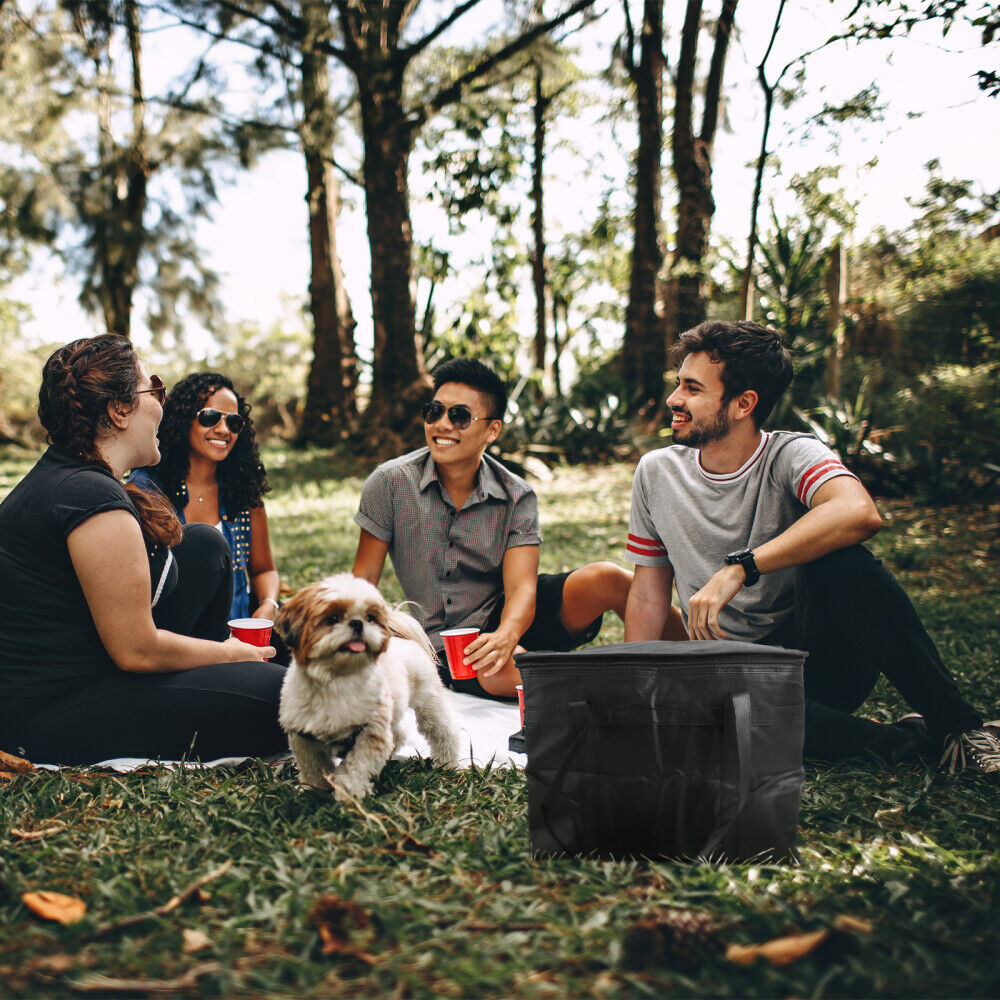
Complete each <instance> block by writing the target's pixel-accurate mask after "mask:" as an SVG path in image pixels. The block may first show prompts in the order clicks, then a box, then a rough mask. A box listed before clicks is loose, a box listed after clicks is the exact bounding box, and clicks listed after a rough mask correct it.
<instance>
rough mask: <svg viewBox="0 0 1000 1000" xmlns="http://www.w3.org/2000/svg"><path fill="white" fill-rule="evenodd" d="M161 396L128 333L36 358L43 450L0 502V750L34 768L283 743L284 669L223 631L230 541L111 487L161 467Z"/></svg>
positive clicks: (151, 497) (248, 750)
mask: <svg viewBox="0 0 1000 1000" xmlns="http://www.w3.org/2000/svg"><path fill="white" fill-rule="evenodd" d="M165 395H166V390H165V388H164V386H163V383H162V382H161V381H160V380H159V379H158V378H157V377H156V376H155V375H153V376H150V375H149V374H147V372H146V370H145V369H144V368H143V366H142V364H141V363H140V362H139V360H138V358H137V357H136V355H135V351H134V350H133V348H132V344H131V343H130V342H129V340H127V339H126V338H125V337H117V336H101V337H92V338H87V339H83V340H76V341H73V343H71V344H67V345H66V346H65V347H62V348H60V349H59V350H57V351H55V352H54V353H53V354H52V356H51V357H50V358H49V359H48V361H47V362H46V363H45V368H44V370H43V373H42V385H41V389H40V391H39V402H38V415H39V418H40V419H41V422H42V426H43V427H44V428H45V430H46V432H47V434H48V440H49V443H50V447H49V449H48V450H47V451H46V452H45V454H44V455H43V456H42V457H41V458H40V459H39V461H38V462H37V463H36V464H35V466H34V467H33V468H32V469H31V470H30V471H29V472H28V473H27V475H26V476H25V477H24V479H22V480H21V482H20V483H18V484H17V486H15V487H14V489H13V490H11V492H10V494H9V495H8V496H7V497H6V498H5V499H4V501H3V503H0V747H2V748H3V749H4V750H7V751H10V752H13V753H15V754H18V755H19V756H22V757H28V758H29V759H31V760H34V761H38V762H44V763H55V764H93V763H96V762H98V761H102V760H108V759H111V758H115V757H140V758H144V759H145V758H154V759H155V758H161V759H178V758H180V757H182V756H184V755H185V754H193V755H195V756H197V757H200V758H201V759H202V760H212V759H215V758H218V757H224V756H244V755H246V756H264V755H269V754H275V753H280V752H282V751H283V750H285V749H287V742H286V740H285V737H284V734H283V733H282V731H281V729H280V728H279V726H278V724H277V707H278V697H279V693H280V690H281V682H282V679H283V676H284V669H283V668H282V667H280V666H278V665H276V664H274V663H268V662H265V661H266V659H267V658H268V657H271V656H273V655H274V652H275V651H274V649H273V648H271V647H267V646H265V647H260V648H258V647H256V646H251V645H247V644H246V643H243V642H240V641H239V640H238V639H235V638H231V637H230V636H229V629H228V627H227V625H226V623H227V621H228V619H229V607H230V603H231V599H232V588H233V579H232V562H231V559H230V557H229V551H228V549H227V546H226V543H225V540H224V539H223V538H222V536H221V535H220V534H219V533H218V532H217V531H216V530H215V529H214V528H210V527H208V526H207V525H202V524H189V525H187V526H186V527H183V528H182V526H181V524H180V523H179V520H178V518H177V516H176V514H175V513H174V511H173V509H172V507H171V506H170V504H168V503H167V502H166V500H165V499H164V498H163V496H162V495H161V494H159V493H158V492H156V491H146V490H144V489H142V488H141V487H140V486H139V485H138V484H136V483H130V484H128V485H123V484H122V482H121V478H122V476H123V475H124V474H125V473H126V472H127V471H128V470H129V469H130V468H134V467H136V466H143V465H155V464H156V462H157V460H158V459H159V457H160V455H159V450H158V447H157V430H158V428H159V425H160V419H161V417H162V415H163V402H164V399H165Z"/></svg>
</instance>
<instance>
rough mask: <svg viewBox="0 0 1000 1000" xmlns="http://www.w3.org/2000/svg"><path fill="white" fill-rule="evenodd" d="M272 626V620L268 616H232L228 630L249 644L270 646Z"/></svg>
mask: <svg viewBox="0 0 1000 1000" xmlns="http://www.w3.org/2000/svg"><path fill="white" fill-rule="evenodd" d="M272 628H274V622H273V621H271V619H270V618H234V619H233V620H232V621H231V622H230V623H229V631H230V632H232V634H233V635H234V636H236V638H237V639H239V640H240V641H241V642H248V643H250V645H251V646H270V645H271V629H272Z"/></svg>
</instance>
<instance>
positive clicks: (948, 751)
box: [940, 720, 1000, 774]
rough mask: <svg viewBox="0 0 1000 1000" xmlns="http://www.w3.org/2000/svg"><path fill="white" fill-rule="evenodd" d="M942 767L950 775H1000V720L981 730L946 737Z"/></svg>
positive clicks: (987, 723)
mask: <svg viewBox="0 0 1000 1000" xmlns="http://www.w3.org/2000/svg"><path fill="white" fill-rule="evenodd" d="M940 766H941V767H943V768H947V770H948V773H949V774H954V773H955V772H956V771H977V772H979V773H980V774H1000V720H997V721H996V722H984V723H983V726H982V728H981V729H969V730H967V731H966V732H964V733H952V734H951V735H950V736H947V737H945V741H944V751H943V753H942V754H941V763H940Z"/></svg>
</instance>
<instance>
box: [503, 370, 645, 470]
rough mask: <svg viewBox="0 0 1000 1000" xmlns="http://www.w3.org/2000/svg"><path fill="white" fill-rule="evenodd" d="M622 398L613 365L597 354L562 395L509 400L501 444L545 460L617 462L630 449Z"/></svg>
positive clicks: (522, 395) (526, 394)
mask: <svg viewBox="0 0 1000 1000" xmlns="http://www.w3.org/2000/svg"><path fill="white" fill-rule="evenodd" d="M626 399H627V397H626V393H625V386H624V384H623V383H622V380H621V376H620V374H619V373H618V370H617V365H616V364H615V363H614V361H613V359H612V357H611V356H609V355H603V356H601V355H599V356H598V357H597V358H595V359H594V362H593V363H592V367H591V368H590V370H589V371H585V372H583V373H581V375H580V377H579V378H578V379H577V381H576V382H575V383H574V385H573V387H572V388H571V389H570V390H569V392H567V393H566V394H565V395H562V396H556V397H553V398H551V399H545V398H544V397H543V396H541V394H538V393H530V392H522V393H520V394H519V395H518V396H517V397H516V398H515V399H513V401H512V403H511V405H510V406H509V414H510V415H509V420H508V422H507V426H506V428H505V430H504V437H503V439H502V441H501V445H502V446H503V447H504V449H505V450H508V451H514V452H516V453H519V454H525V455H532V456H535V457H538V458H541V459H542V460H543V461H547V462H553V461H556V460H561V461H565V462H568V463H570V464H578V463H584V462H586V463H589V462H607V461H614V460H616V459H621V458H623V457H624V456H626V455H629V454H631V453H632V451H633V448H634V446H633V444H632V443H631V441H630V433H629V431H630V428H629V417H628V409H627V406H626Z"/></svg>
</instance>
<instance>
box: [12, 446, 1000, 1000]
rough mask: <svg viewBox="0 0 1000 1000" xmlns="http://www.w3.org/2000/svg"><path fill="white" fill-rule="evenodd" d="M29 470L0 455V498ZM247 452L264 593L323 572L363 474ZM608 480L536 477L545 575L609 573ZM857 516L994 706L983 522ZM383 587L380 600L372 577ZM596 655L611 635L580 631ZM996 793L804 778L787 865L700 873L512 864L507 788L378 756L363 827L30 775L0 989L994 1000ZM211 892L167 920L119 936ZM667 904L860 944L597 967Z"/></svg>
mask: <svg viewBox="0 0 1000 1000" xmlns="http://www.w3.org/2000/svg"><path fill="white" fill-rule="evenodd" d="M32 460H33V458H32V459H29V458H25V457H23V456H18V455H17V454H15V453H12V452H4V453H0V497H2V496H3V495H5V494H6V491H7V490H8V489H9V488H10V487H11V486H12V485H13V484H14V483H15V482H16V481H17V480H18V478H19V477H20V476H21V475H23V473H24V472H25V471H26V470H27V468H29V467H30V464H31V461H32ZM266 460H267V463H268V467H269V469H270V471H271V478H272V482H273V485H274V492H273V493H272V495H271V497H270V498H269V501H268V509H269V514H270V517H271V523H272V528H271V531H272V540H273V543H274V547H275V550H276V555H277V558H278V562H279V567H280V569H281V570H282V573H283V577H284V578H285V579H286V580H287V581H288V582H289V583H291V585H292V586H293V587H298V586H301V585H302V584H305V583H307V582H311V581H312V580H315V579H316V578H318V577H319V576H321V575H324V574H326V573H328V572H331V571H333V570H346V569H348V568H349V567H350V563H351V560H352V557H353V553H354V545H355V542H356V537H357V532H356V528H355V527H354V525H353V524H352V522H351V516H352V514H353V512H354V509H355V505H356V502H357V498H358V494H359V491H360V487H361V483H362V480H363V477H364V475H365V473H366V472H367V471H368V470H367V468H362V467H358V466H357V465H356V464H352V463H350V462H348V461H343V460H337V461H332V460H330V459H329V458H328V456H326V455H325V454H324V453H318V452H314V453H304V454H298V453H295V454H293V453H288V454H279V453H276V452H272V453H269V454H268V455H267V456H266ZM630 480H631V469H630V468H628V467H626V466H613V467H610V468H606V469H571V470H566V471H561V472H559V473H558V475H557V476H556V478H555V479H554V480H553V481H552V482H551V483H547V484H540V485H539V494H540V497H541V509H542V521H543V528H544V532H545V544H544V546H543V549H542V568H543V569H544V570H548V571H555V570H559V569H563V568H570V567H572V566H574V565H576V564H578V563H581V562H584V561H587V560H589V559H593V558H596V557H598V556H600V557H610V558H613V559H615V560H616V561H619V562H622V560H623V555H624V538H625V530H626V522H627V516H628V504H629V484H630ZM883 511H884V512H885V513H886V515H887V517H888V524H887V526H886V528H885V529H884V530H883V531H882V532H881V534H880V535H879V536H878V538H877V539H876V540H874V542H873V546H874V548H875V550H876V551H877V553H878V554H879V556H880V557H882V558H883V559H884V560H885V561H886V562H887V563H888V564H889V565H890V566H891V567H892V568H893V569H894V570H895V571H897V572H898V574H899V576H900V578H901V579H902V581H903V582H904V584H905V586H906V587H907V589H908V590H909V592H910V594H911V596H912V597H913V599H914V602H915V603H916V605H917V608H918V610H919V611H920V613H921V615H922V616H923V618H924V621H925V622H926V623H927V625H928V628H929V630H930V632H931V634H932V635H933V636H934V638H935V639H936V640H937V642H938V644H939V646H940V648H941V650H942V653H943V655H944V656H945V659H946V661H947V662H948V663H949V664H950V666H951V668H952V669H953V671H954V672H955V673H956V674H957V675H958V676H959V677H960V679H961V683H962V685H963V688H964V689H965V690H966V691H968V692H969V693H970V695H971V697H972V699H973V701H974V702H975V703H976V704H977V706H978V707H979V708H981V709H982V710H983V711H985V712H987V713H989V715H988V717H990V718H993V717H995V716H996V715H1000V711H997V708H998V706H1000V670H998V667H1000V655H998V643H997V639H998V628H997V605H998V602H1000V583H998V574H997V572H996V565H997V561H998V557H1000V544H998V520H1000V506H998V505H994V506H993V507H992V508H991V509H983V508H982V507H976V508H967V509H957V508H952V509H937V508H928V507H917V506H913V505H910V504H905V503H894V504H889V505H883ZM623 564H624V563H623ZM2 585H7V582H6V581H2ZM386 592H387V593H388V595H389V596H390V597H392V598H396V599H398V598H400V597H401V594H400V591H399V587H398V584H397V583H396V581H395V578H394V577H392V575H391V574H390V575H389V576H388V578H387V581H386ZM621 637H622V631H621V626H620V623H618V622H617V621H616V622H614V623H613V625H612V626H611V627H606V628H605V631H604V633H603V634H602V636H601V641H602V642H616V641H620V639H621ZM900 709H901V703H900V702H899V701H898V699H896V698H895V697H893V696H891V695H890V694H889V693H888V692H887V691H885V689H884V688H882V687H880V688H879V690H878V691H877V693H876V696H875V697H873V699H872V700H871V701H870V703H869V705H868V706H866V711H868V712H869V714H871V715H872V716H873V717H875V718H879V719H889V718H891V717H893V716H894V715H895V714H897V713H898V712H899V711H900ZM998 787H1000V786H998V785H997V784H991V783H988V782H987V781H985V780H983V779H976V778H972V777H959V778H957V779H948V778H945V777H943V776H941V775H939V774H937V773H929V772H926V771H924V770H922V769H918V768H912V769H905V768H904V769H898V770H896V771H874V770H872V769H870V768H869V767H867V766H859V765H854V764H850V765H846V764H845V765H840V766H837V767H828V768H822V769H820V768H809V769H807V775H806V784H805V789H804V794H803V800H802V814H801V836H800V844H801V858H802V860H801V865H800V866H797V867H792V866H750V865H741V866H731V867H711V866H707V865H681V864H672V863H666V862H656V863H647V862H621V863H611V862H600V861H581V860H577V859H559V860H545V861H532V860H531V859H530V858H529V856H528V849H527V848H528V840H527V823H526V797H525V787H524V781H523V776H522V775H521V774H520V773H519V772H517V771H510V770H491V769H489V768H487V769H472V770H468V771H463V772H460V773H459V774H458V775H457V776H455V775H449V776H447V777H444V776H443V775H442V774H440V773H437V772H434V771H433V770H428V769H425V768H424V766H423V765H422V764H421V763H419V762H415V761H398V762H393V763H392V764H390V766H389V767H388V768H387V770H386V771H385V772H384V774H383V775H382V778H381V780H380V782H379V785H378V794H376V795H375V796H374V797H371V798H369V799H368V800H366V802H365V803H364V806H363V808H361V809H352V808H347V807H344V806H341V805H338V804H335V803H334V802H333V801H332V800H331V799H330V798H329V797H326V796H323V795H320V794H318V793H302V792H299V791H298V790H297V789H296V787H295V782H294V772H293V769H292V768H291V767H289V766H282V767H280V768H277V769H271V768H268V767H266V766H261V765H258V766H255V767H252V768H250V769H248V770H245V771H243V772H242V773H233V772H231V771H230V772H225V773H223V772H205V773H198V772H194V771H178V772H173V773H170V772H163V771H157V770H153V769H150V770H147V771H144V772H140V773H136V774H131V775H127V776H116V775H109V774H97V773H88V772H82V771H63V772H61V773H57V774H51V773H35V774H30V775H27V776H23V777H19V778H16V779H15V780H13V781H10V782H7V783H6V784H4V785H2V786H0V995H2V996H14V997H22V996H24V997H26V996H32V997H62V996H67V995H86V994H89V995H100V996H112V995H148V994H153V995H184V996H268V997H282V996H314V995H315V996H366V997H367V996H376V995H386V996H390V995H391V996H400V997H405V996H490V997H503V996H523V997H529V996H530V997H533V996H539V997H547V996H555V997H560V996H573V997H576V996H594V997H620V996H628V997H642V996H662V995H667V994H671V995H676V996H690V995H706V996H718V997H724V996H754V997H756V996H761V997H790V996H794V997H810V996H851V997H855V996H857V997H870V996H887V997H888V996H899V997H909V996H933V997H954V996H963V997H973V996H975V997H985V996H994V997H995V996H998V995H1000V950H998V941H1000V797H998V794H997V791H998ZM227 863H230V864H231V867H229V868H228V869H226V870H225V871H223V872H222V873H221V874H217V872H218V869H219V868H220V866H223V865H225V864H227ZM210 874H216V877H215V878H213V879H212V880H211V881H210V882H208V883H207V884H205V885H204V886H203V887H202V888H201V890H200V891H197V892H192V893H191V894H189V895H186V896H185V898H184V899H183V900H182V901H181V902H180V904H179V905H176V906H175V907H173V908H171V909H169V910H168V911H166V912H163V913H160V914H158V915H157V914H152V915H150V916H149V918H148V919H145V920H142V921H140V922H136V923H134V924H132V925H130V926H121V921H123V920H125V919H126V918H128V917H129V916H132V915H139V914H144V913H147V912H149V911H153V910H155V909H156V908H158V907H160V908H164V904H167V903H168V901H169V900H170V899H171V897H173V896H174V895H175V894H179V893H183V891H184V890H185V889H186V888H188V887H191V886H192V885H193V884H194V883H195V882H196V881H197V880H199V879H201V878H203V877H206V876H209V875H210ZM40 889H51V890H56V891H59V892H63V893H67V894H70V895H74V896H78V897H81V898H82V899H84V900H85V901H86V903H87V907H88V909H87V914H86V916H85V918H84V919H83V920H82V921H80V922H79V923H76V924H74V925H72V926H69V927H62V926H60V925H58V924H55V923H49V922H43V921H41V920H39V919H38V918H36V917H35V916H33V915H32V914H31V913H30V912H29V911H28V909H27V908H26V907H25V906H24V905H23V904H22V902H21V894H22V893H23V892H25V891H29V890H40ZM668 908H675V909H685V910H694V911H697V912H699V913H704V914H707V915H708V916H709V917H710V918H711V919H712V920H713V921H714V922H715V923H716V924H718V925H719V926H720V927H721V930H720V933H719V937H720V939H721V940H722V941H723V942H725V943H730V942H739V943H752V942H761V941H765V940H767V939H769V938H772V937H777V936H779V935H783V934H787V933H791V932H794V931H813V930H818V929H822V928H825V927H828V926H830V925H831V924H832V923H833V921H834V920H835V919H836V918H837V917H838V916H841V915H847V916H850V917H854V918H859V919H862V920H865V921H869V922H870V923H871V925H872V932H871V933H870V934H864V933H858V934H855V935H851V936H850V937H849V938H848V940H847V945H849V946H845V947H838V948H833V947H828V948H825V949H819V950H818V951H816V952H814V953H812V954H811V955H809V956H808V957H805V958H803V959H801V960H800V961H796V962H793V963H791V964H788V965H785V966H780V967H778V966H771V965H770V964H768V963H766V962H763V961H762V962H758V963H757V964H756V965H752V966H748V967H743V966H737V965H734V964H732V963H730V962H727V961H726V960H725V959H724V957H723V956H722V955H721V953H719V952H717V951H713V950H711V949H708V950H705V951H704V952H703V953H701V954H700V955H698V956H697V960H696V961H694V962H692V963H691V965H690V967H689V968H687V969H684V970H682V969H680V968H678V967H677V963H676V962H674V961H673V960H671V961H667V960H665V959H663V958H662V957H661V958H659V959H656V958H655V957H649V956H647V957H646V959H643V958H642V956H641V955H640V956H639V957H638V958H637V959H634V960H633V961H630V962H625V961H623V954H625V953H626V950H627V953H628V954H629V955H631V954H633V952H632V950H631V948H630V947H629V945H630V943H631V942H634V941H636V940H638V937H637V932H636V931H635V930H634V928H635V926H636V925H637V924H638V923H639V922H642V921H649V920H650V919H651V918H657V917H658V916H662V914H663V912H664V911H665V910H666V909H668ZM321 930H322V933H321ZM324 944H325V946H326V953H325V952H324ZM152 981H158V982H152Z"/></svg>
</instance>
